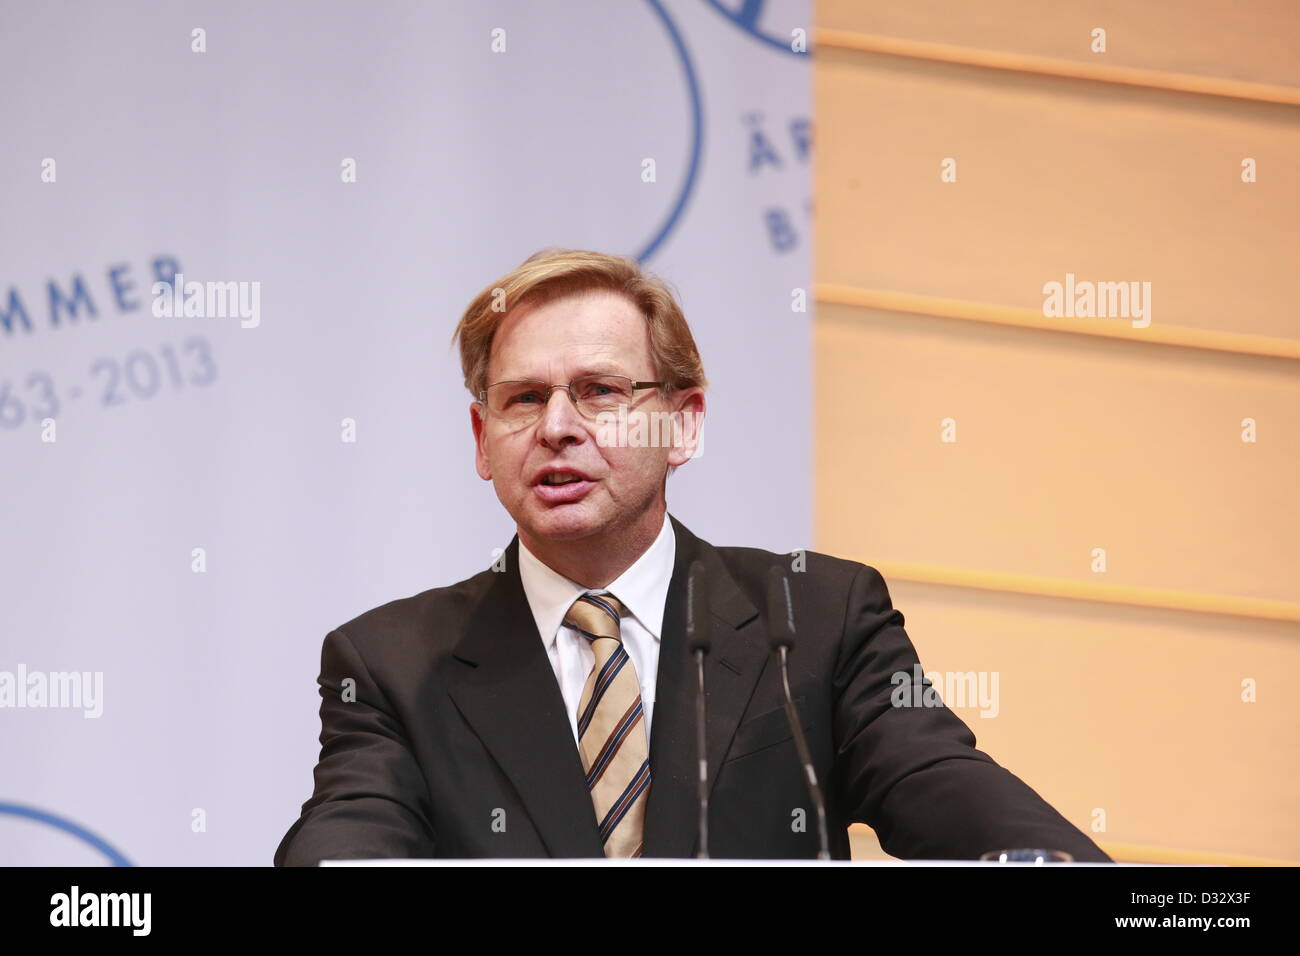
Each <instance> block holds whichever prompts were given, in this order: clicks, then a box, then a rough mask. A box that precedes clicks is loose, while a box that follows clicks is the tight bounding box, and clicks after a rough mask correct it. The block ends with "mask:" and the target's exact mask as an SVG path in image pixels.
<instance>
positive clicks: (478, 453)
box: [469, 402, 492, 481]
mask: <svg viewBox="0 0 1300 956" xmlns="http://www.w3.org/2000/svg"><path fill="white" fill-rule="evenodd" d="M482 414H483V406H482V405H481V404H479V403H478V402H470V403H469V425H470V428H472V429H474V468H475V470H476V471H478V476H479V477H480V478H482V479H483V480H484V481H488V480H490V479H491V478H492V466H491V464H490V463H489V462H488V456H487V450H486V447H485V445H484V436H483V429H484V422H483V419H482V417H481V416H482Z"/></svg>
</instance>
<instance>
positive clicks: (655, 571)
mask: <svg viewBox="0 0 1300 956" xmlns="http://www.w3.org/2000/svg"><path fill="white" fill-rule="evenodd" d="M676 557H677V536H676V535H675V534H673V529H672V525H671V523H670V522H669V521H668V512H667V511H664V523H663V526H662V527H661V528H660V529H659V536H658V537H657V538H655V539H654V541H653V542H651V544H650V547H648V548H646V549H645V551H644V552H642V554H641V556H640V557H639V558H637V559H636V560H635V561H633V562H632V565H631V567H629V568H628V569H627V570H626V571H624V572H623V573H622V574H620V575H619V576H618V578H617V579H616V580H614V581H613V582H611V583H610V585H609V587H606V588H584V587H583V586H582V585H580V584H577V583H575V582H573V581H570V580H569V579H568V578H566V577H565V576H564V575H562V574H560V573H559V572H558V571H555V570H553V569H551V568H550V567H548V566H547V565H545V564H543V563H542V561H541V559H540V558H538V557H537V556H536V555H534V554H533V553H532V552H531V551H529V550H528V548H526V547H525V546H524V542H523V539H520V541H519V578H520V581H521V582H522V583H523V586H524V594H525V595H526V596H527V598H528V605H529V607H530V608H532V611H533V619H534V620H535V621H536V622H537V632H538V633H539V634H540V635H541V636H542V642H543V643H544V644H545V645H546V646H547V647H548V648H549V647H551V646H552V645H553V644H554V643H555V639H556V636H557V635H558V634H559V631H560V625H561V624H563V623H564V615H565V614H567V613H568V611H569V608H570V607H572V606H573V602H574V601H576V600H577V599H578V596H579V595H580V594H586V593H588V592H589V591H597V592H599V591H608V592H610V593H611V594H613V595H614V596H615V597H616V598H618V599H619V602H620V603H622V605H623V606H624V607H625V608H627V612H628V614H630V615H632V616H633V617H635V618H636V619H637V621H638V622H639V623H640V625H641V626H642V627H644V628H645V629H646V631H648V632H649V633H650V635H651V636H653V637H654V639H655V640H656V641H657V640H660V631H661V630H662V628H663V623H664V604H665V603H666V602H667V600H668V584H669V582H670V581H671V580H672V576H673V562H674V561H675V560H676Z"/></svg>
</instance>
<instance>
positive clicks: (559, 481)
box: [540, 471, 586, 485]
mask: <svg viewBox="0 0 1300 956" xmlns="http://www.w3.org/2000/svg"><path fill="white" fill-rule="evenodd" d="M585 480H586V479H585V478H583V477H582V476H581V475H575V474H573V473H572V472H567V471H558V472H556V471H553V472H551V473H550V474H549V475H546V476H544V477H543V478H542V480H541V482H540V483H541V484H543V485H569V484H573V483H574V482H576V481H585Z"/></svg>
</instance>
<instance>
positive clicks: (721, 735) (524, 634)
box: [447, 515, 768, 857]
mask: <svg viewBox="0 0 1300 956" xmlns="http://www.w3.org/2000/svg"><path fill="white" fill-rule="evenodd" d="M669 520H670V521H671V522H672V525H673V532H674V534H675V535H676V556H675V558H674V561H673V573H672V578H671V580H670V583H669V585H668V597H667V601H666V603H665V606H664V620H663V628H662V636H661V638H660V646H659V672H658V675H657V677H656V680H655V707H654V725H653V727H652V728H651V731H652V732H651V740H650V766H651V771H652V773H653V777H652V780H651V784H650V797H649V802H648V803H647V806H646V821H645V851H644V853H643V855H644V856H656V857H689V856H691V855H692V854H693V853H694V852H695V850H694V847H695V842H696V829H697V826H696V818H697V814H698V804H697V800H696V780H697V776H698V773H697V770H696V754H695V693H696V691H695V686H696V674H695V661H694V659H693V658H692V657H691V656H690V654H689V653H688V652H687V650H686V578H687V576H688V574H689V573H690V567H691V562H692V561H694V560H695V559H697V558H698V559H699V560H700V561H701V562H702V563H703V565H704V579H705V589H706V591H707V592H708V595H709V605H710V609H711V611H712V621H711V636H712V639H713V647H712V650H711V651H710V653H709V656H708V658H707V660H706V663H705V671H704V673H705V678H704V679H705V686H706V689H707V691H708V697H707V708H708V726H707V728H706V741H707V746H708V757H709V768H710V771H711V772H714V771H716V769H717V766H718V763H719V762H720V761H721V760H722V757H723V755H724V754H725V753H726V750H727V748H728V747H729V746H730V744H731V738H732V737H733V736H734V735H735V732H736V727H737V726H738V724H739V723H740V718H741V715H742V714H743V713H744V711H745V707H746V706H747V704H748V703H749V699H750V696H751V695H752V694H753V691H754V686H755V684H756V682H757V680H758V675H759V673H760V672H761V671H762V670H763V666H764V664H765V662H766V658H767V650H768V648H767V642H766V639H765V638H764V637H763V636H762V635H761V634H759V633H757V632H756V630H755V628H757V627H758V626H759V625H758V623H757V622H756V621H755V618H756V617H757V615H758V611H757V609H756V608H755V607H754V605H753V604H752V603H751V602H750V601H749V599H748V598H747V597H745V594H744V592H742V591H741V590H740V588H739V586H737V584H736V582H735V580H734V579H733V578H732V577H731V574H730V573H729V572H728V571H727V568H726V565H724V564H723V562H722V558H721V556H720V555H719V554H718V552H717V550H716V549H715V548H714V547H713V546H712V545H710V544H709V543H708V542H706V541H701V540H700V539H699V538H697V537H696V536H695V535H694V534H692V533H691V532H690V531H689V530H687V529H686V527H685V526H684V525H683V524H681V522H679V521H678V520H677V519H676V518H674V517H672V516H671V515H669ZM751 622H753V623H751ZM746 625H749V626H746ZM454 656H455V658H456V662H457V663H456V666H454V667H452V668H450V669H449V670H448V676H447V682H448V693H449V694H450V695H451V697H452V699H453V700H454V701H455V702H456V706H457V707H458V708H459V709H460V711H461V713H462V714H463V715H464V716H465V719H466V720H467V721H468V722H469V723H470V725H471V726H472V727H473V728H474V732H475V733H476V734H478V736H479V738H480V739H481V740H482V741H483V743H484V745H485V746H486V747H487V748H488V750H489V751H490V752H491V753H492V756H493V757H494V758H495V759H496V761H497V763H498V764H499V765H500V766H501V768H502V770H503V771H504V772H505V774H506V776H507V777H509V778H510V781H511V783H512V784H513V785H514V787H515V789H516V790H517V791H518V792H519V795H520V798H521V799H522V800H523V802H524V805H525V806H526V807H527V809H528V814H529V817H530V818H531V819H532V821H533V823H534V825H535V826H536V827H537V830H538V833H539V835H540V836H541V839H542V841H543V842H544V843H545V844H546V847H547V850H548V851H549V852H550V854H551V855H552V856H585V857H601V856H604V849H603V847H602V846H601V842H600V833H599V830H598V829H597V827H596V819H595V814H594V813H593V811H592V805H591V795H590V794H589V793H588V791H587V786H586V779H585V774H584V773H583V770H582V760H581V757H580V756H579V755H578V749H577V747H576V746H575V745H574V742H573V731H572V729H571V728H570V726H569V718H568V714H567V712H566V711H565V706H564V697H563V696H562V695H561V693H560V687H559V684H558V683H557V682H556V679H555V671H554V670H553V669H552V667H551V662H550V659H549V658H548V657H547V656H546V648H545V647H544V646H543V644H542V641H541V636H540V635H539V634H538V633H537V624H536V622H535V621H534V619H533V615H532V611H531V610H530V608H529V606H528V598H527V596H526V595H525V594H524V589H523V583H522V581H521V580H520V577H519V538H518V536H517V535H516V536H515V538H514V539H513V540H512V541H511V542H510V546H509V547H508V548H507V549H506V552H505V570H503V571H501V572H496V573H494V574H493V580H492V582H491V584H490V586H489V587H488V589H487V591H486V592H485V594H484V596H483V598H482V599H481V601H480V602H479V604H478V606H477V607H474V608H471V609H470V611H469V623H468V626H467V630H466V633H465V636H464V637H463V638H461V640H460V642H459V643H458V644H457V646H456V650H455V652H454Z"/></svg>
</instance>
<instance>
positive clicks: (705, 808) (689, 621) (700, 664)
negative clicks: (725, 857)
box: [686, 559, 713, 860]
mask: <svg viewBox="0 0 1300 956" xmlns="http://www.w3.org/2000/svg"><path fill="white" fill-rule="evenodd" d="M704 587H705V586H704V565H703V564H702V563H701V562H700V561H699V560H698V559H697V560H695V561H693V562H691V570H690V575H689V576H688V577H687V579H686V648H687V650H688V651H690V653H691V654H692V655H693V656H694V657H695V670H696V689H695V753H696V760H697V766H698V768H699V780H698V782H697V787H698V791H697V793H698V800H699V810H700V812H699V822H698V828H699V844H700V849H699V853H698V854H697V856H698V857H699V859H701V860H707V859H708V858H709V758H708V742H707V738H706V736H705V708H704V658H705V656H706V655H707V654H708V653H709V651H710V650H711V649H712V644H713V642H712V637H711V629H710V618H711V615H710V613H709V597H708V594H707V593H706V592H705V589H704Z"/></svg>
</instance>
